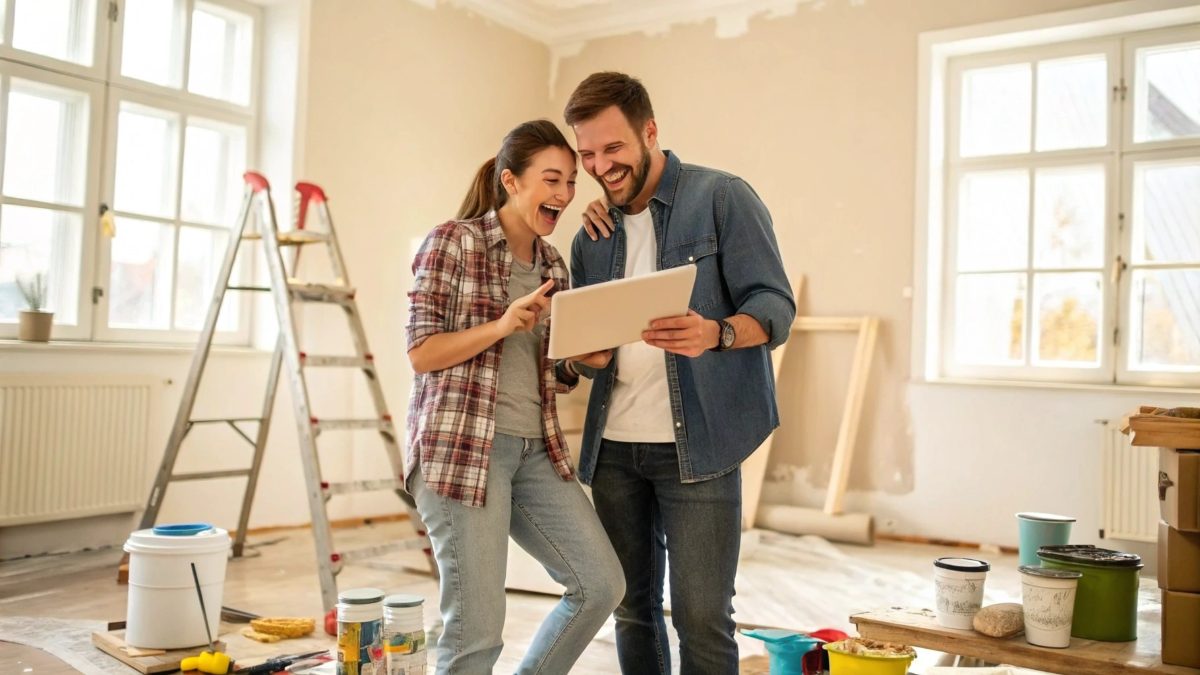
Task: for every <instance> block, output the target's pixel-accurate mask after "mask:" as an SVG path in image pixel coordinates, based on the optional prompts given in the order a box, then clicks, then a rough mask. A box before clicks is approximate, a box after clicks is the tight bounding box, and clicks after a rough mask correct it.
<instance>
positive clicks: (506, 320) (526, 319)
mask: <svg viewBox="0 0 1200 675" xmlns="http://www.w3.org/2000/svg"><path fill="white" fill-rule="evenodd" d="M552 288H554V280H553V279H551V280H549V281H547V282H546V283H544V284H542V285H541V286H538V287H537V290H535V291H534V292H532V293H530V294H529V295H523V296H521V297H519V298H517V299H516V300H513V301H512V303H511V304H509V306H508V309H506V310H504V316H502V317H500V320H499V323H500V333H501V336H502V337H508V336H509V335H512V334H513V333H516V332H519V331H526V332H528V331H531V330H533V328H534V326H536V325H537V322H538V317H539V316H540V315H541V313H542V312H544V311H546V310H547V309H549V308H550V298H547V297H546V293H549V292H550V289H552Z"/></svg>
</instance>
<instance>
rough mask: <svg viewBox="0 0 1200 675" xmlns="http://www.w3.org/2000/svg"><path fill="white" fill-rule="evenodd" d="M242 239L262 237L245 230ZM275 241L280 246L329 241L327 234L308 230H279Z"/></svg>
mask: <svg viewBox="0 0 1200 675" xmlns="http://www.w3.org/2000/svg"><path fill="white" fill-rule="evenodd" d="M242 239H244V240H253V241H258V240H261V239H262V235H261V234H259V233H258V232H247V233H246V234H244V235H242ZM275 241H277V242H279V244H280V245H281V246H298V245H302V244H324V243H326V242H328V241H329V235H328V234H326V233H324V232H309V231H307V230H291V231H289V232H280V233H279V234H277V235H276V236H275Z"/></svg>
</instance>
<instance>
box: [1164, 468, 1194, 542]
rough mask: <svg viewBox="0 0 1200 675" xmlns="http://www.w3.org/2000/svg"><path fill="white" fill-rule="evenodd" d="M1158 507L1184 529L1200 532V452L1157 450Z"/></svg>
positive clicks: (1179, 527)
mask: <svg viewBox="0 0 1200 675" xmlns="http://www.w3.org/2000/svg"><path fill="white" fill-rule="evenodd" d="M1158 471H1159V473H1158V499H1159V502H1158V507H1159V513H1160V514H1161V515H1162V519H1163V520H1165V521H1167V524H1168V525H1170V526H1171V527H1173V528H1175V529H1177V530H1182V531H1183V532H1200V451H1196V450H1175V449H1173V448H1159V449H1158Z"/></svg>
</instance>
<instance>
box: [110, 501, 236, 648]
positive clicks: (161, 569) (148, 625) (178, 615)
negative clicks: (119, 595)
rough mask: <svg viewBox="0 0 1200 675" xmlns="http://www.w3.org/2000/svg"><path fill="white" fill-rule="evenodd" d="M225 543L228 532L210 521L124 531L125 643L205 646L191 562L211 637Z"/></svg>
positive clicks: (217, 623) (218, 611) (225, 558)
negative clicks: (126, 559) (126, 560)
mask: <svg viewBox="0 0 1200 675" xmlns="http://www.w3.org/2000/svg"><path fill="white" fill-rule="evenodd" d="M172 528H174V529H172ZM167 533H170V534H167ZM229 545H230V544H229V533H228V532H226V531H225V530H222V529H219V528H215V527H212V526H211V525H201V524H197V525H194V526H175V525H170V526H159V527H156V528H153V529H149V530H138V531H137V532H134V533H133V534H131V535H129V540H128V541H126V542H125V552H126V553H128V554H129V606H128V608H127V610H126V616H125V621H126V626H125V641H126V642H127V643H129V644H130V645H133V646H135V647H145V648H148V649H181V648H186V647H196V646H200V645H205V644H208V633H207V632H206V631H205V630H204V620H203V618H202V614H201V612H200V600H199V599H198V598H197V597H196V585H195V582H193V580H192V567H191V563H196V574H197V576H198V577H199V578H200V590H201V592H202V593H203V595H204V609H205V610H206V611H207V612H208V629H209V631H211V632H212V636H213V639H216V637H217V633H218V632H219V628H220V620H221V599H222V597H221V596H222V595H223V594H224V591H225V563H226V562H227V561H228V559H229Z"/></svg>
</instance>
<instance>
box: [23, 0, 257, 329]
mask: <svg viewBox="0 0 1200 675" xmlns="http://www.w3.org/2000/svg"><path fill="white" fill-rule="evenodd" d="M112 6H113V7H114V9H113V10H112V11H111V12H110V9H109V7H110V3H109V2H107V1H101V0H0V22H3V27H4V28H3V31H0V37H2V38H3V40H2V44H0V56H4V57H6V59H5V60H3V61H0V134H2V136H0V337H12V336H13V335H15V332H16V329H15V322H16V319H17V314H18V312H19V310H20V309H22V308H23V307H24V301H23V299H22V298H21V296H20V293H19V290H18V288H17V281H18V280H25V279H29V278H32V277H33V276H35V275H37V274H42V275H45V277H46V279H47V281H48V284H47V285H48V290H49V293H48V295H49V298H48V305H49V307H48V309H50V310H52V311H54V312H55V324H56V328H55V335H56V336H58V337H65V338H76V339H89V338H94V339H103V340H135V341H179V342H187V341H191V340H194V339H195V331H196V330H198V329H199V328H200V326H201V325H202V324H203V320H204V316H205V314H206V312H207V309H208V304H209V300H210V298H211V295H212V290H213V285H214V283H215V278H214V277H215V275H216V273H217V271H218V269H219V266H220V262H221V260H222V258H223V257H224V254H225V251H226V249H227V246H228V244H229V240H230V228H231V227H232V226H233V225H234V222H233V221H234V220H235V219H236V216H237V210H238V208H239V206H240V202H241V196H242V191H241V180H240V177H241V174H242V172H243V171H245V170H246V168H247V166H248V165H249V164H250V162H251V159H252V158H253V156H254V141H255V139H254V129H255V127H256V120H257V116H256V104H255V101H254V100H253V96H252V95H251V94H252V92H253V83H254V76H255V73H256V68H257V65H256V64H257V58H256V52H255V50H256V48H257V47H256V45H257V42H258V41H257V39H256V30H257V26H258V17H259V13H258V10H257V8H256V7H254V6H253V5H250V4H248V3H246V2H243V1H242V0H206V1H205V0H124V1H123V2H120V3H115V4H113V5H112ZM6 18H7V21H5V19H6ZM105 148H106V150H104V149H105ZM109 207H111V211H112V214H111V215H112V216H113V218H112V222H113V223H114V225H115V228H113V229H112V230H108V229H107V228H103V227H101V225H100V213H101V211H102V210H106V209H108V208H109ZM245 262H248V261H245ZM234 274H235V277H243V278H250V277H251V276H252V275H253V270H252V269H249V268H248V267H247V268H246V269H237V270H235V272H234ZM238 300H239V298H237V297H236V294H234V295H233V296H227V302H226V304H225V308H224V310H223V312H222V315H221V317H220V320H219V322H218V330H219V331H220V334H219V339H220V340H221V341H223V342H235V343H248V341H249V326H250V325H251V321H250V317H249V311H250V304H251V303H249V302H243V303H239V302H238Z"/></svg>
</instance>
